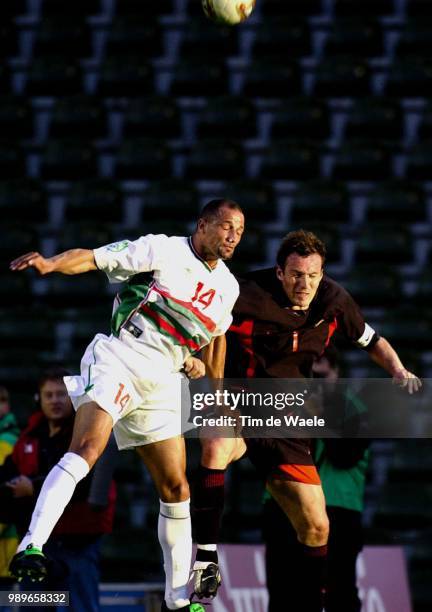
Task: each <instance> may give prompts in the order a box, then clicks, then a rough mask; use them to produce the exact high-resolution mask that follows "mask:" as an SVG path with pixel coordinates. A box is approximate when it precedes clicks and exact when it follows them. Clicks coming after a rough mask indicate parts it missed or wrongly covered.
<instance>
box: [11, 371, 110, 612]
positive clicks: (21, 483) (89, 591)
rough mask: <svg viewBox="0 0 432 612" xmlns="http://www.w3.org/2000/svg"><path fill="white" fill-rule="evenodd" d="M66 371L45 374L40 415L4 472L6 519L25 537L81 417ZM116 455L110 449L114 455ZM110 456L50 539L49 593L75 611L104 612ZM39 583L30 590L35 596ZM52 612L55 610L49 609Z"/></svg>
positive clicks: (87, 480)
mask: <svg viewBox="0 0 432 612" xmlns="http://www.w3.org/2000/svg"><path fill="white" fill-rule="evenodd" d="M68 374H69V373H68V372H67V371H66V370H64V369H62V368H53V369H51V370H48V371H47V372H45V373H44V374H43V375H42V377H41V379H40V380H39V384H38V389H39V393H38V401H39V403H40V409H39V410H37V411H36V412H35V413H33V414H32V415H31V416H30V419H29V421H28V425H27V427H26V429H25V430H24V431H23V432H22V434H21V435H20V437H19V439H18V441H17V443H16V445H15V448H14V451H13V453H12V455H10V456H9V457H8V458H7V459H6V462H5V464H4V465H3V466H1V467H0V483H4V485H3V486H2V495H1V498H0V519H2V514H4V513H5V514H6V517H5V518H7V517H9V518H14V520H15V523H16V525H17V528H18V531H20V532H21V533H20V535H21V536H22V535H23V534H24V532H25V531H26V528H27V525H28V523H29V520H30V517H31V514H32V511H33V508H34V505H35V502H36V499H37V496H38V493H39V491H40V488H41V486H42V483H43V481H44V479H45V477H46V475H47V473H48V472H49V471H50V469H51V468H52V466H53V465H55V464H56V463H57V462H58V461H59V459H60V458H61V457H62V456H63V454H64V453H65V452H66V451H67V449H68V446H69V443H70V440H71V436H72V429H73V422H74V416H75V412H74V409H73V407H72V403H71V401H70V399H69V396H68V394H67V390H66V387H65V384H64V382H63V376H66V375H68ZM107 452H110V446H108V451H107ZM106 458H107V456H106V455H105V456H102V457H101V459H100V462H99V463H98V464H96V466H95V468H94V469H93V470H92V471H91V472H90V474H89V475H88V476H87V477H86V478H84V479H83V480H82V481H81V482H80V483H79V485H78V486H77V488H76V491H75V493H74V495H73V497H72V499H71V501H70V503H69V505H68V506H67V507H66V509H65V511H64V513H63V515H62V517H61V518H60V520H59V522H58V524H57V526H56V529H55V530H54V531H53V533H52V535H51V537H50V538H49V540H48V542H47V544H46V547H45V549H44V550H45V552H46V554H47V556H48V557H49V558H50V560H51V561H50V566H49V571H48V576H47V580H46V581H45V582H44V583H43V587H42V588H43V590H56V591H69V592H70V609H71V610H74V611H75V612H95V611H97V610H99V590H98V585H99V558H100V550H99V549H100V541H101V536H102V534H104V533H109V532H110V531H111V529H112V522H113V515H114V504H115V495H116V492H115V485H114V483H113V481H112V478H111V477H112V465H111V468H109V467H108V466H107V461H106ZM34 587H35V585H34V583H31V584H29V585H27V586H25V588H26V590H34ZM49 609H50V610H52V608H49Z"/></svg>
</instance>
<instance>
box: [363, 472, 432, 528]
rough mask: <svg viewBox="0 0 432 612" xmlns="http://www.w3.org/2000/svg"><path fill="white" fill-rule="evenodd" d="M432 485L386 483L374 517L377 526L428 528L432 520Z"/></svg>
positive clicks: (374, 523)
mask: <svg viewBox="0 0 432 612" xmlns="http://www.w3.org/2000/svg"><path fill="white" fill-rule="evenodd" d="M431 502H432V486H431V485H430V484H424V483H423V484H422V485H421V486H419V484H418V483H415V482H409V483H391V484H386V485H384V486H383V487H382V489H381V491H380V496H379V500H378V507H377V510H376V513H375V515H374V519H373V525H374V526H375V527H385V528H386V529H387V530H388V529H396V530H404V529H406V530H411V529H413V528H414V527H415V528H416V529H421V528H423V529H424V528H428V527H430V525H431V522H432V505H431Z"/></svg>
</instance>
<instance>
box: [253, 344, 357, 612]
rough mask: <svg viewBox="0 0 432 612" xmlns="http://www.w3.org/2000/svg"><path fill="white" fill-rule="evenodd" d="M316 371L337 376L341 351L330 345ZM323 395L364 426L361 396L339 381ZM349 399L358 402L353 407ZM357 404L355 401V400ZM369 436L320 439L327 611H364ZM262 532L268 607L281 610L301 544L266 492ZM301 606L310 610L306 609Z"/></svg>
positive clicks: (318, 459)
mask: <svg viewBox="0 0 432 612" xmlns="http://www.w3.org/2000/svg"><path fill="white" fill-rule="evenodd" d="M312 369H313V375H314V377H316V378H323V379H326V380H327V381H332V380H333V381H336V380H337V379H338V377H339V364H338V356H337V352H336V350H335V349H334V348H333V347H328V348H327V349H326V351H325V353H324V354H323V356H322V357H321V358H320V359H318V360H317V361H316V362H315V363H314V364H313V366H312ZM323 394H324V396H323V401H324V402H326V405H327V404H328V405H331V407H332V410H334V411H335V412H337V413H339V415H340V416H341V417H342V415H343V413H345V412H348V413H354V412H355V416H354V417H353V420H354V421H356V423H355V424H353V423H350V424H349V425H350V426H353V427H358V426H361V414H360V415H359V409H360V413H361V412H362V411H361V406H362V404H361V399H360V398H359V397H356V398H355V401H354V399H353V398H352V397H351V396H347V395H345V394H344V393H343V392H342V391H341V390H339V389H338V388H337V387H334V388H333V389H331V387H330V386H328V385H326V387H325V390H324V391H323ZM347 402H348V403H352V404H354V403H355V409H356V410H355V411H352V410H350V406H349V405H347ZM351 407H353V406H351ZM368 455H369V450H368V440H365V439H361V438H353V439H340V438H338V439H333V438H328V439H325V440H321V439H318V440H316V441H315V448H314V461H315V464H316V466H317V468H318V472H319V475H320V478H321V482H322V487H323V490H324V495H325V500H326V511H327V515H328V518H329V522H330V534H329V540H328V556H327V572H326V576H327V579H326V592H325V610H326V612H360V610H361V601H360V599H359V596H358V590H357V583H356V561H357V557H358V554H359V553H360V551H361V549H362V546H363V531H362V521H361V513H362V510H363V496H364V487H365V479H366V469H367V465H368ZM263 537H264V542H265V545H266V571H267V588H268V591H269V608H268V610H269V612H276V611H277V612H279V611H280V610H281V609H283V605H284V603H286V601H287V599H286V598H287V593H289V592H290V584H292V587H293V589H295V585H296V584H297V582H298V579H297V577H296V573H295V572H296V567H298V563H297V562H296V559H298V558H299V555H300V554H301V552H300V544H299V542H298V540H297V535H296V532H295V531H294V529H293V527H292V526H291V524H290V522H289V521H288V520H287V517H286V515H285V514H284V512H283V511H282V510H281V509H280V507H279V505H278V504H277V503H276V502H275V501H274V500H273V499H272V498H271V497H270V494H269V493H266V499H265V503H264V520H263ZM303 612H307V610H304V611H303Z"/></svg>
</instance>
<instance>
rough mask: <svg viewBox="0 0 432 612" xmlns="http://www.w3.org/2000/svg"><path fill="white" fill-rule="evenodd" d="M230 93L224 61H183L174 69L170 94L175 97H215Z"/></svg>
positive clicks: (196, 59) (200, 59)
mask: <svg viewBox="0 0 432 612" xmlns="http://www.w3.org/2000/svg"><path fill="white" fill-rule="evenodd" d="M227 92H228V72H227V68H226V65H225V62H224V60H223V59H221V58H218V59H217V60H216V59H214V60H212V61H211V62H208V61H203V60H202V58H199V59H198V58H196V57H195V58H193V59H192V58H191V59H181V60H180V61H179V62H178V63H177V64H176V66H175V67H174V72H173V75H172V80H171V85H170V94H171V95H173V96H191V97H194V96H199V97H203V96H214V95H216V96H217V95H222V94H225V93H227Z"/></svg>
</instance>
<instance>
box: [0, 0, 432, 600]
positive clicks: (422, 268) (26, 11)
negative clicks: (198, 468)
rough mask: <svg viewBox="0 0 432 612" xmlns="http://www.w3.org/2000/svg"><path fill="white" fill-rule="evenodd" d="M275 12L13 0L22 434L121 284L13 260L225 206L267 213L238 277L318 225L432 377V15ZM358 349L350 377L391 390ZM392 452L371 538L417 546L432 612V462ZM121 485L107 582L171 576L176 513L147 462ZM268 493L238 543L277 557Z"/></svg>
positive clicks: (383, 455)
mask: <svg viewBox="0 0 432 612" xmlns="http://www.w3.org/2000/svg"><path fill="white" fill-rule="evenodd" d="M257 5H258V6H257V8H256V11H255V13H254V15H253V17H252V18H251V19H250V20H249V21H248V22H247V23H245V24H243V25H242V26H241V27H235V28H231V29H230V28H224V27H217V26H215V25H214V24H213V23H211V22H209V21H207V20H206V19H205V18H204V17H203V14H202V11H201V6H200V2H199V1H198V0H141V1H140V0H73V1H72V2H66V1H62V0H1V2H0V211H1V228H2V231H1V240H0V279H1V286H2V292H1V295H2V298H1V303H0V310H1V317H0V346H1V351H0V380H1V381H2V382H3V383H4V384H5V385H7V386H8V387H9V388H10V390H11V392H12V400H13V408H14V410H15V411H16V412H17V413H18V414H19V417H20V420H21V422H22V423H24V422H25V420H26V417H27V415H28V414H29V411H30V410H31V408H32V402H33V400H32V394H33V392H34V388H35V380H36V378H37V375H38V373H39V372H40V370H41V369H42V368H43V367H44V366H45V365H47V364H50V363H52V362H53V361H55V362H58V361H61V362H63V363H65V364H66V365H67V366H69V367H70V368H71V369H72V370H74V371H77V369H78V365H79V358H80V355H81V353H82V351H83V349H84V347H85V346H86V344H87V343H88V341H89V340H90V339H91V338H92V336H93V334H94V333H95V332H96V331H106V330H107V329H108V324H109V312H110V308H111V301H112V295H113V293H112V290H111V289H110V287H109V286H108V283H107V282H106V280H105V279H104V277H103V276H102V275H98V274H90V275H88V276H82V277H75V278H66V277H60V276H53V277H50V278H48V279H44V278H39V277H37V276H36V275H34V274H32V273H25V274H11V273H10V272H9V271H8V263H9V261H10V260H11V259H13V258H15V257H16V256H18V255H19V254H22V253H24V252H26V251H28V250H33V249H36V250H40V251H42V253H43V254H45V255H51V254H54V253H56V252H59V251H61V250H64V249H67V248H69V247H72V246H80V247H90V248H91V247H95V246H100V245H102V244H104V243H107V242H110V241H112V240H115V239H121V238H124V237H129V238H135V237H138V236H139V235H140V234H142V233H150V232H156V233H161V232H166V233H169V234H176V233H179V234H183V233H185V232H186V233H189V232H190V230H191V229H192V227H193V223H192V222H193V219H194V218H195V217H196V214H197V212H198V210H199V208H200V206H201V205H202V204H203V203H204V202H205V201H207V200H208V199H209V198H211V197H213V196H219V195H226V196H228V197H231V198H233V199H236V200H238V201H239V202H240V204H241V205H242V206H243V207H244V210H245V212H246V219H247V231H246V233H245V236H244V238H243V241H242V243H241V246H240V247H239V249H238V253H236V255H235V260H234V261H233V263H232V268H233V269H234V270H236V271H241V270H246V269H249V268H254V267H264V266H266V265H270V264H271V263H272V262H273V258H274V254H275V249H276V245H277V244H278V241H279V240H280V238H281V237H282V236H283V235H284V234H285V233H286V232H287V231H288V230H290V229H293V228H299V227H304V228H308V229H313V230H314V231H316V233H317V234H318V235H319V236H320V237H321V238H323V239H324V240H325V241H326V242H327V245H328V247H329V258H328V266H327V271H328V272H329V273H330V274H331V275H332V276H333V277H334V278H336V279H337V280H339V281H341V282H342V283H343V284H344V285H345V286H346V287H347V288H348V289H350V290H351V291H352V293H353V294H354V296H355V297H356V298H357V299H358V300H359V302H360V304H362V305H363V307H364V311H365V313H366V315H367V320H368V322H369V323H370V324H371V325H373V326H376V328H377V329H378V330H380V331H381V332H382V333H383V334H384V335H387V336H388V337H389V338H390V339H391V340H392V342H393V343H394V345H395V347H396V348H397V349H398V350H400V352H401V354H402V356H403V358H404V360H405V362H406V365H407V367H409V368H410V369H412V370H413V371H415V372H416V373H417V374H418V375H420V376H423V377H428V376H431V372H432V350H431V339H432V311H431V304H432V272H431V266H430V264H431V262H432V247H431V233H432V197H431V196H432V183H431V182H430V181H431V176H430V173H431V167H432V102H431V98H430V95H431V92H432V2H430V1H429V0H258V1H257ZM344 350H345V352H344V354H343V356H344V361H345V375H346V376H381V375H382V373H381V372H379V370H376V369H375V368H373V367H371V365H370V364H369V362H368V359H367V356H366V355H364V354H362V353H361V351H358V350H355V351H352V350H350V349H349V347H344ZM372 448H373V451H372V452H373V458H372V462H371V469H370V479H369V484H368V487H367V508H366V512H365V522H366V526H367V531H366V535H367V542H369V543H399V544H403V545H404V547H405V551H406V555H407V559H408V563H409V571H410V582H411V588H412V591H413V597H414V601H415V604H416V605H415V610H416V612H423V611H426V610H431V609H432V585H431V582H430V575H431V573H432V546H431V545H432V503H431V501H432V454H431V452H430V451H431V444H430V442H429V441H427V440H417V441H404V442H402V441H390V440H388V441H386V442H383V441H382V442H380V441H376V442H374V443H373V447H372ZM191 453H192V457H193V459H192V463H193V461H194V460H196V456H197V448H196V447H194V448H192V449H191ZM117 473H118V477H119V479H120V481H121V483H122V484H121V487H120V497H119V503H118V510H117V519H116V530H115V533H114V534H113V536H112V537H110V538H108V539H107V541H106V545H105V551H104V563H103V576H104V579H106V580H114V579H115V580H122V579H124V580H134V579H136V580H143V579H144V578H146V577H147V578H152V577H155V576H157V572H158V571H159V567H160V566H159V557H158V552H157V550H158V549H157V544H156V542H155V529H154V527H155V523H156V513H157V500H156V499H155V496H154V494H153V492H152V488H151V486H150V485H149V484H148V482H147V480H146V479H145V476H144V475H143V472H142V470H141V467H140V465H139V463H138V460H136V459H135V457H134V456H133V455H132V454H130V453H124V454H122V455H121V458H120V462H119V467H118V470H117ZM260 497H261V484H260V483H259V481H258V480H257V479H256V477H255V475H254V473H253V471H252V469H251V468H249V466H248V464H247V462H242V463H240V464H237V465H235V466H234V467H233V468H232V469H231V494H230V496H229V502H228V508H227V515H226V522H225V538H226V539H227V541H237V542H239V541H241V542H250V541H257V540H258V539H259V514H260Z"/></svg>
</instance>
